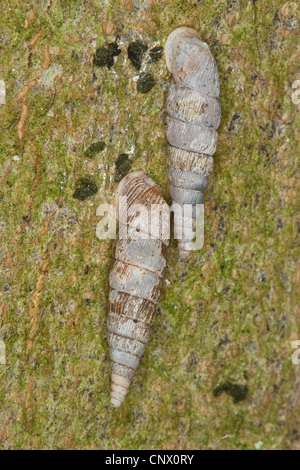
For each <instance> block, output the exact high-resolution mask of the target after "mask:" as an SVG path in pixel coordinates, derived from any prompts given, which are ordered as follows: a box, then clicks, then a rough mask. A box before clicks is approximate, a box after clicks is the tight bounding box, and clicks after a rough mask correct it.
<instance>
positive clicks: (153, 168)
mask: <svg viewBox="0 0 300 470" xmlns="http://www.w3.org/2000/svg"><path fill="white" fill-rule="evenodd" d="M2 10H3V11H2V14H1V19H0V26H1V27H0V31H1V34H0V54H1V65H0V79H3V80H4V81H5V84H6V92H7V95H6V105H0V127H1V142H0V164H1V188H0V199H1V221H0V231H1V252H2V253H1V271H0V302H1V304H0V312H1V317H0V335H1V336H0V339H2V340H4V341H5V344H6V352H7V359H6V365H1V364H0V406H1V411H0V416H1V428H0V446H1V448H3V449H18V448H25V449H65V448H74V449H199V448H205V449H254V448H263V449H273V448H274V449H283V448H299V446H300V437H299V423H298V422H297V413H296V412H295V410H296V409H297V408H298V409H299V387H300V382H299V365H298V366H297V365H295V364H293V362H292V360H291V357H292V354H293V352H294V350H293V348H292V346H291V343H292V341H293V340H297V339H300V332H299V311H298V313H297V310H296V306H297V304H298V303H299V296H298V297H297V294H296V285H297V282H298V284H299V264H297V260H298V258H299V244H298V242H297V238H296V237H297V235H298V233H299V226H300V222H299V211H298V210H297V205H296V201H297V192H298V188H299V179H297V170H299V167H298V161H297V155H299V148H297V147H296V138H295V137H296V131H297V130H298V131H299V105H295V104H294V103H293V102H292V99H291V95H292V91H293V90H292V83H293V82H294V81H295V80H296V79H299V78H300V77H299V70H298V69H297V63H296V42H297V37H298V18H299V5H298V4H297V2H293V1H291V2H283V1H278V0H265V1H260V0H258V1H250V0H249V1H242V0H240V1H239V0H230V1H224V2H217V1H214V0H209V1H206V2H198V1H196V0H183V1H172V2H168V1H164V0H160V1H156V0H154V1H147V2H145V1H138V0H133V1H127V0H122V1H120V0H104V1H95V0H87V1H83V0H72V1H71V0H69V1H60V0H51V1H50V0H40V1H39V0H36V1H28V2H23V1H21V0H8V1H7V2H6V6H5V7H4V8H3V9H2ZM183 25H187V26H190V27H193V28H195V29H196V30H197V31H199V33H200V35H201V37H202V38H203V40H205V41H206V42H207V43H208V44H209V46H210V48H211V50H212V52H213V54H214V57H215V58H216V60H217V63H218V67H219V71H220V82H221V105H222V123H221V127H220V129H219V131H220V134H219V144H218V150H217V154H216V156H215V171H214V175H213V179H212V181H211V184H210V187H209V190H208V192H207V198H206V201H207V202H206V206H205V244H204V247H203V249H202V250H201V251H200V252H195V253H193V254H192V256H191V258H190V260H189V261H188V262H185V263H181V262H179V261H178V252H177V249H176V244H175V243H174V242H172V243H171V247H170V250H169V258H168V272H167V282H166V283H165V287H164V291H163V295H162V299H161V302H160V305H159V309H158V314H157V318H156V321H155V325H154V328H153V333H152V338H151V341H150V344H149V347H148V349H147V351H146V353H145V355H144V358H143V360H142V362H141V364H140V367H139V370H138V373H137V376H136V378H135V379H134V382H133V385H132V388H131V391H130V393H129V395H128V399H127V401H126V403H125V405H124V406H122V407H121V409H119V410H114V409H113V408H112V406H111V405H110V400H109V390H110V363H109V356H108V346H107V341H106V321H105V318H106V314H107V296H108V274H109V265H110V259H111V243H110V242H109V241H100V240H98V239H97V238H96V225H97V223H98V218H97V216H96V208H97V206H98V205H99V204H100V203H102V202H105V201H110V200H112V199H113V195H114V191H115V187H116V184H115V183H114V177H115V171H116V169H115V168H116V167H115V162H116V160H117V159H118V156H119V155H120V154H122V153H126V154H127V155H128V156H129V157H130V161H131V162H132V169H133V170H135V169H144V170H146V171H147V172H148V174H149V175H150V176H151V177H152V178H153V179H154V180H155V182H157V183H158V184H159V185H160V186H161V187H162V188H163V192H164V195H165V197H166V198H167V199H168V201H170V197H169V192H168V183H167V166H166V155H165V150H166V143H165V137H164V124H163V115H164V104H165V93H166V90H167V87H168V85H169V82H170V76H169V74H168V72H167V69H166V66H165V61H164V60H163V59H161V60H159V61H158V62H152V61H151V57H150V56H149V55H147V54H145V55H144V56H143V58H142V64H141V67H142V70H143V71H144V72H147V73H151V74H152V75H153V77H154V79H155V82H156V86H155V87H153V88H152V89H151V90H150V91H149V93H147V94H144V95H143V94H140V93H138V92H137V90H136V80H137V77H138V74H139V72H137V71H136V70H135V69H134V67H133V66H132V64H131V63H130V61H129V60H128V57H127V48H128V46H129V44H130V43H132V42H138V41H139V42H140V41H142V42H143V43H145V44H147V46H148V50H151V49H153V48H154V47H157V46H164V43H165V40H166V38H167V36H168V34H169V33H170V32H171V31H172V30H173V29H174V28H176V27H179V26H183ZM116 39H117V44H118V46H119V47H120V49H121V50H122V53H121V54H120V55H118V56H116V57H115V59H114V65H113V66H112V67H111V68H110V69H108V68H106V67H104V68H98V67H95V66H94V65H93V58H94V55H95V52H96V50H97V48H99V47H105V48H107V46H108V45H109V44H111V43H113V42H115V40H116ZM98 141H104V142H105V143H106V147H105V149H103V150H102V151H101V152H100V153H98V154H97V155H96V156H95V157H94V158H93V159H85V158H82V156H83V155H84V152H85V149H88V148H89V147H90V146H91V145H92V144H93V143H94V142H98ZM87 174H88V175H90V176H91V177H92V178H93V181H94V182H95V184H96V185H97V186H98V187H99V188H100V189H99V192H98V193H97V194H96V195H94V196H92V197H90V198H89V199H86V200H84V201H79V200H76V199H74V198H73V197H72V196H73V193H74V188H75V187H76V181H78V180H79V179H80V178H82V177H83V176H85V175H87ZM297 315H298V316H297ZM222 383H234V384H239V385H241V386H246V387H247V392H248V393H247V396H246V397H245V398H244V399H243V400H241V401H239V402H238V403H234V401H233V400H232V398H231V397H230V396H228V395H227V394H226V393H222V394H221V395H219V396H214V393H213V392H214V390H215V389H216V387H217V386H218V384H222Z"/></svg>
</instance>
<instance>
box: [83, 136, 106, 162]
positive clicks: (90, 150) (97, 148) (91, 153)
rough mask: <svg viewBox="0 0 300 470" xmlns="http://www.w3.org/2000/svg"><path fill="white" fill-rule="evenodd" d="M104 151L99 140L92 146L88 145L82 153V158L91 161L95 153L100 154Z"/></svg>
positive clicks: (102, 143) (103, 145)
mask: <svg viewBox="0 0 300 470" xmlns="http://www.w3.org/2000/svg"><path fill="white" fill-rule="evenodd" d="M104 149H105V142H103V140H100V142H95V143H94V144H92V145H90V146H89V148H88V149H87V150H86V151H85V152H84V156H85V157H86V158H89V159H92V158H94V157H95V155H97V153H99V152H101V151H102V150H104Z"/></svg>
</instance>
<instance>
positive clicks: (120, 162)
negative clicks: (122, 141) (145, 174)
mask: <svg viewBox="0 0 300 470" xmlns="http://www.w3.org/2000/svg"><path fill="white" fill-rule="evenodd" d="M115 165H116V173H115V182H116V183H117V182H118V181H120V180H121V179H122V178H123V177H124V176H125V175H127V173H128V172H129V171H130V168H131V161H130V160H129V157H128V155H127V153H121V155H120V156H119V157H118V159H117V161H116V163H115Z"/></svg>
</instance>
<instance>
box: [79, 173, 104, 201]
mask: <svg viewBox="0 0 300 470" xmlns="http://www.w3.org/2000/svg"><path fill="white" fill-rule="evenodd" d="M97 191H98V186H97V185H96V184H95V183H94V181H93V180H92V179H91V178H88V177H84V178H80V179H79V180H78V181H77V188H76V189H75V192H74V194H73V197H74V198H75V199H79V200H80V201H84V200H85V199H87V198H88V197H91V196H93V195H94V194H96V193H97Z"/></svg>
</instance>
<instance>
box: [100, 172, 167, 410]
mask: <svg viewBox="0 0 300 470" xmlns="http://www.w3.org/2000/svg"><path fill="white" fill-rule="evenodd" d="M120 196H126V197H127V204H128V206H127V209H128V210H127V219H125V217H126V216H125V212H124V210H123V209H120V210H119V211H118V215H117V216H118V219H119V221H120V222H122V223H123V224H127V226H128V227H130V226H131V225H133V224H134V222H135V220H134V212H133V211H132V210H131V209H132V208H133V205H134V204H143V205H144V206H146V207H150V205H151V204H160V205H161V207H162V214H163V222H164V224H165V225H166V226H168V228H169V208H168V206H167V204H166V202H165V201H164V199H163V197H162V194H161V191H160V189H159V188H158V186H157V185H156V184H155V183H154V182H153V181H152V180H151V179H150V178H149V177H148V176H147V175H145V173H143V172H133V173H130V174H129V175H127V176H126V177H125V178H124V179H123V180H122V181H121V183H120V185H119V187H118V192H117V197H116V205H117V206H118V201H119V199H120ZM167 245H168V239H163V237H161V239H159V238H152V237H151V238H148V239H144V238H139V237H135V238H130V237H127V238H125V239H121V238H119V239H117V240H116V244H115V250H114V263H113V266H112V269H111V272H110V277H109V284H110V296H109V315H108V319H107V327H108V342H109V347H110V358H111V361H112V376H111V380H112V388H111V402H112V404H113V405H114V406H115V407H118V406H120V405H121V404H122V402H123V401H124V399H125V396H126V394H127V392H128V389H129V387H130V383H131V380H132V377H133V376H134V374H135V371H136V369H137V367H138V365H139V362H140V358H141V357H142V355H143V353H144V351H145V348H146V345H147V342H148V340H149V336H150V330H151V326H152V323H153V321H154V318H155V312H156V305H157V303H158V301H159V297H160V291H161V286H162V280H163V277H164V273H165V269H166V251H167Z"/></svg>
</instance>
